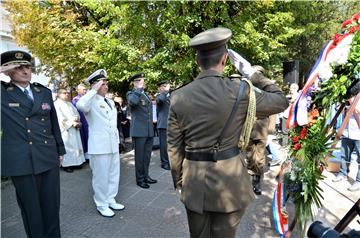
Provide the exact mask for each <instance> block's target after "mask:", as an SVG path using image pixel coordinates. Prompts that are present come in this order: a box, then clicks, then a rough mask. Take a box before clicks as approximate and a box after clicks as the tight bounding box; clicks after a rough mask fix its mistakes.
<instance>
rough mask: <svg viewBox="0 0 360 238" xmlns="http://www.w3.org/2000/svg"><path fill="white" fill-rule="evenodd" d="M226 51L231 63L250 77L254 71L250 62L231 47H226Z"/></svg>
mask: <svg viewBox="0 0 360 238" xmlns="http://www.w3.org/2000/svg"><path fill="white" fill-rule="evenodd" d="M228 53H229V58H230V61H231V64H232V65H234V66H235V68H236V69H237V70H238V71H239V72H240V73H241V74H242V75H243V76H245V77H247V78H250V77H251V76H252V75H253V73H254V72H255V70H254V69H253V68H252V66H251V64H250V63H249V62H248V61H247V60H246V59H244V58H243V57H242V56H241V55H239V54H238V53H236V52H235V51H233V50H232V49H228Z"/></svg>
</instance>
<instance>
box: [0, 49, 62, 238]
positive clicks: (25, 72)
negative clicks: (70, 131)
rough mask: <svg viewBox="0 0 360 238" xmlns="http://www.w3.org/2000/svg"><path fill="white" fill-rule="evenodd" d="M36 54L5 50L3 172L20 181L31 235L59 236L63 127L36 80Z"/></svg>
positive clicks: (18, 188)
mask: <svg viewBox="0 0 360 238" xmlns="http://www.w3.org/2000/svg"><path fill="white" fill-rule="evenodd" d="M30 67H31V55H30V54H28V53H26V52H23V51H18V50H16V51H7V52H4V53H2V54H1V71H2V72H5V74H6V75H8V76H9V77H10V79H11V80H10V82H9V83H5V82H1V128H2V135H1V147H2V150H1V175H2V176H10V177H11V180H12V182H13V184H14V186H15V190H16V198H17V202H18V205H19V207H20V209H21V215H22V218H23V222H24V227H25V231H26V234H27V236H28V237H36V238H38V237H60V222H59V208H60V178H59V165H60V162H61V161H62V160H63V155H64V154H65V148H64V143H63V141H62V139H61V133H60V128H59V124H58V119H57V116H56V111H55V107H54V104H53V100H52V95H51V91H50V90H49V89H47V88H46V87H44V86H42V85H40V84H37V83H34V84H31V83H30V81H31V68H30Z"/></svg>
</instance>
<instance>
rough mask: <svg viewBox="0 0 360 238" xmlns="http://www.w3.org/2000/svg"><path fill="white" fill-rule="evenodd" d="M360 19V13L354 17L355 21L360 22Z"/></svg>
mask: <svg viewBox="0 0 360 238" xmlns="http://www.w3.org/2000/svg"><path fill="white" fill-rule="evenodd" d="M359 18H360V12H359V13H356V14H355V15H354V16H352V19H354V20H355V21H357V20H359Z"/></svg>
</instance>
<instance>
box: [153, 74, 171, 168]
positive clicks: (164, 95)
mask: <svg viewBox="0 0 360 238" xmlns="http://www.w3.org/2000/svg"><path fill="white" fill-rule="evenodd" d="M168 83H169V82H168V81H167V80H164V81H161V82H159V84H158V85H159V86H161V85H163V84H168ZM169 109H170V94H169V92H168V91H164V92H161V93H160V94H159V95H157V96H156V112H157V119H158V120H157V128H158V130H159V139H160V159H161V167H162V168H163V169H170V165H169V156H168V153H167V136H166V133H167V119H168V116H169Z"/></svg>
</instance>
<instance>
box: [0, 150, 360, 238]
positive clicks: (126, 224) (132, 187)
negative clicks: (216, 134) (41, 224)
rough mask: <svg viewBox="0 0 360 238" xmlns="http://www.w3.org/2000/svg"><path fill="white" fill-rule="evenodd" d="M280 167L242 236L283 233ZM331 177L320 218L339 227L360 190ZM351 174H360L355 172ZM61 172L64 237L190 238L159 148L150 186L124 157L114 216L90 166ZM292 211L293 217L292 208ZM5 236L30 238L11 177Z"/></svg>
mask: <svg viewBox="0 0 360 238" xmlns="http://www.w3.org/2000/svg"><path fill="white" fill-rule="evenodd" d="M278 170H279V166H277V167H271V169H270V170H269V171H268V172H267V173H266V174H265V176H264V181H263V187H264V192H263V195H262V196H259V197H258V198H257V199H256V200H255V202H254V203H253V204H251V205H250V206H249V208H248V209H247V211H246V213H245V215H244V217H243V218H242V220H241V223H240V225H239V228H238V233H237V237H243V238H272V237H279V235H277V234H276V233H275V232H274V229H273V228H272V227H273V221H272V210H271V204H272V196H273V191H274V187H275V185H276V174H277V172H278ZM354 170H355V168H352V171H354ZM325 175H326V176H328V178H327V179H325V181H324V182H322V183H321V187H322V188H323V189H324V198H325V199H324V207H323V208H321V209H320V210H319V212H318V215H317V217H316V218H317V219H318V220H321V221H323V222H324V223H325V224H327V225H329V226H331V227H332V228H333V227H334V226H335V225H336V224H337V222H338V221H339V220H340V219H341V218H342V217H343V216H344V215H345V213H346V212H347V211H348V210H349V209H350V208H351V207H352V205H353V203H354V202H355V201H356V200H357V199H359V197H360V192H359V193H350V192H348V191H347V190H346V187H348V186H349V184H347V183H348V182H345V181H344V182H341V183H342V184H339V185H338V184H334V183H332V182H331V179H332V178H333V176H334V175H332V174H330V173H328V172H325ZM350 175H351V176H352V178H354V176H355V175H354V173H353V174H350ZM60 176H61V210H60V221H61V233H62V237H94V238H95V237H189V232H188V226H187V220H186V212H185V209H184V207H183V204H182V203H181V202H180V200H179V196H178V195H177V194H176V193H175V191H174V190H173V185H172V180H171V175H170V172H169V171H166V170H163V169H162V168H160V158H159V151H158V150H155V151H153V154H152V159H151V165H150V176H151V177H152V178H154V179H157V180H158V183H156V184H154V185H151V188H150V189H141V188H139V187H137V186H136V184H135V172H134V160H133V151H130V152H128V153H126V154H122V155H121V179H120V189H119V193H118V196H117V201H118V202H121V203H123V204H124V205H125V206H126V208H125V210H124V211H116V215H115V217H113V218H104V217H101V216H100V215H99V214H98V213H97V211H96V208H95V206H94V203H93V200H92V188H91V170H90V168H89V166H88V165H87V164H86V165H85V166H84V167H83V168H82V169H79V170H75V171H74V173H66V172H64V171H61V172H60ZM239 186H241V185H240V184H239ZM289 211H290V219H291V206H290V210H289ZM357 220H359V217H358V219H357ZM350 228H351V229H359V230H360V225H359V223H357V221H356V220H354V221H353V222H352V223H351V224H350V225H349V227H348V228H347V229H348V230H349V229H350ZM1 237H4V238H17V237H26V235H25V232H24V228H23V224H22V219H21V215H20V210H19V208H18V206H17V203H16V198H15V191H14V188H13V186H12V184H11V182H9V181H5V182H2V183H1ZM294 237H295V236H294Z"/></svg>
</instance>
